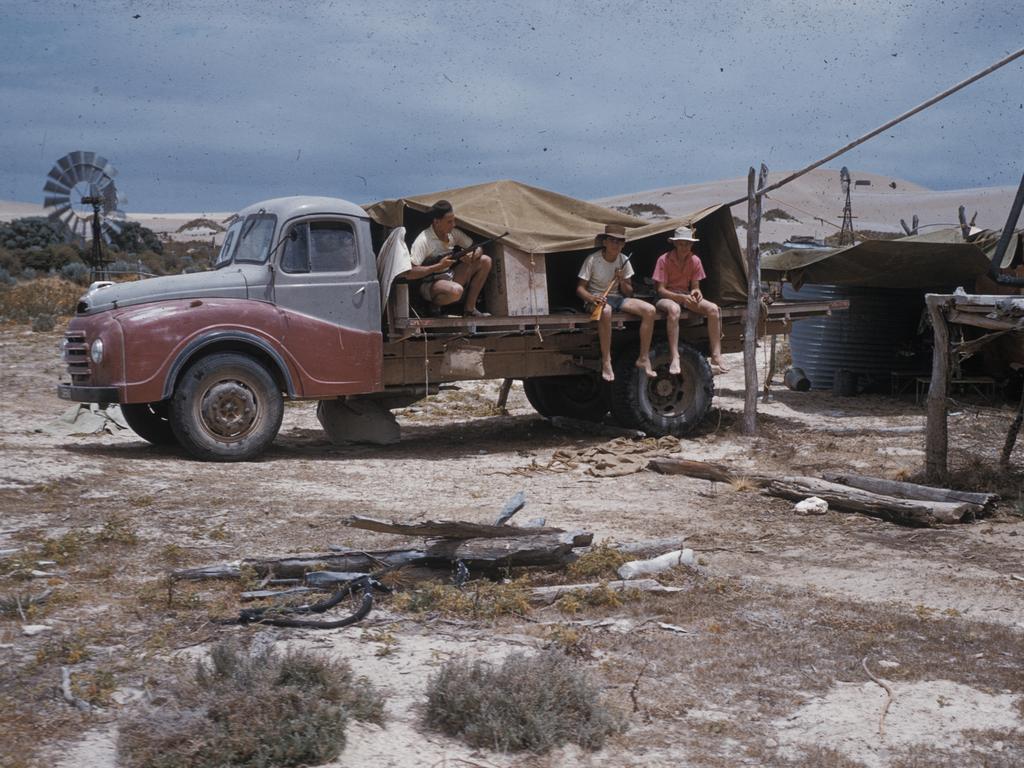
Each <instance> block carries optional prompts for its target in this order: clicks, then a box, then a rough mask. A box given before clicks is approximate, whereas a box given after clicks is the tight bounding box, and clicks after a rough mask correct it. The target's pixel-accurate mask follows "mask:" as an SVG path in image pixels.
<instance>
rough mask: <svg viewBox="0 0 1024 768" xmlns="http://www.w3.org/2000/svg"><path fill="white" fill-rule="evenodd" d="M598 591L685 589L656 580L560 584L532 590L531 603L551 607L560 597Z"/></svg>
mask: <svg viewBox="0 0 1024 768" xmlns="http://www.w3.org/2000/svg"><path fill="white" fill-rule="evenodd" d="M597 589H610V590H613V591H615V592H624V591H626V590H636V591H638V592H652V593H657V594H671V593H674V592H682V591H683V589H684V588H683V587H666V586H665V585H663V584H661V583H659V582H658V581H655V580H654V579H637V580H635V581H625V580H623V581H602V582H594V583H592V584H559V585H557V586H551V587H534V588H533V589H532V590H530V602H531V603H533V604H534V605H551V604H552V603H554V602H555V601H556V600H558V599H559V598H560V597H563V596H565V595H569V594H572V593H574V592H577V593H578V592H583V593H586V592H593V591H594V590H597Z"/></svg>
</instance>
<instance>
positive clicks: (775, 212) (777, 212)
mask: <svg viewBox="0 0 1024 768" xmlns="http://www.w3.org/2000/svg"><path fill="white" fill-rule="evenodd" d="M761 218H763V219H764V220H765V221H800V219H798V218H797V217H796V216H793V215H792V214H790V213H787V212H786V211H784V210H782V209H781V208H769V209H768V210H767V211H765V212H764V215H763V216H762V217H761Z"/></svg>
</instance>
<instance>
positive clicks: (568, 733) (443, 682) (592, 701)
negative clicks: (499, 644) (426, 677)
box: [425, 651, 624, 753]
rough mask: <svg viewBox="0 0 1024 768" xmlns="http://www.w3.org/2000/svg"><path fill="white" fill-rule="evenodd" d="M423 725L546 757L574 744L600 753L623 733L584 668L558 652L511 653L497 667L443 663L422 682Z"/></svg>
mask: <svg viewBox="0 0 1024 768" xmlns="http://www.w3.org/2000/svg"><path fill="white" fill-rule="evenodd" d="M425 722H426V725H427V726H428V727H429V728H433V729H435V730H439V731H441V732H443V733H446V734H448V735H449V736H455V737H457V738H460V739H462V740H463V741H465V742H466V743H467V744H469V745H470V746H473V747H485V748H488V749H493V750H497V751H500V752H517V751H522V750H529V751H531V752H535V753H543V752H547V751H549V750H550V749H552V748H553V747H557V746H560V745H562V744H566V743H568V742H575V743H576V744H579V745H580V746H581V747H583V748H585V749H590V750H597V749H600V748H601V747H602V746H603V745H604V742H605V739H606V738H607V737H608V736H609V735H612V734H615V733H618V732H620V731H621V730H623V728H624V721H623V718H621V717H620V716H618V715H617V714H616V713H614V712H613V711H611V710H610V709H609V708H608V707H607V706H606V705H605V704H604V703H603V702H602V701H601V699H600V696H599V693H598V687H597V685H596V684H595V683H594V682H592V681H591V679H590V676H589V675H588V674H587V672H586V670H585V669H583V668H582V667H580V666H578V665H577V664H576V663H574V662H573V661H571V660H570V659H569V658H567V657H566V656H565V655H564V654H561V653H558V652H551V651H548V652H544V653H540V654H538V655H536V656H525V655H523V654H520V653H513V654H510V655H509V656H508V657H507V658H506V659H505V661H504V662H503V663H502V665H501V666H500V667H494V666H492V665H491V664H487V663H486V662H481V661H477V662H473V663H469V662H467V661H466V660H465V659H455V660H452V661H449V662H446V663H445V664H444V665H443V666H442V667H441V669H440V670H439V671H438V673H437V675H435V676H434V677H432V678H431V679H430V681H429V682H428V684H427V707H426V716H425Z"/></svg>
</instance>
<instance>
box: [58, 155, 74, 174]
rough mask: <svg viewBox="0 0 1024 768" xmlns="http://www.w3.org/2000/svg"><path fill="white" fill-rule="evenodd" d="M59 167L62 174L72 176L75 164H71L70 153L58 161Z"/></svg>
mask: <svg viewBox="0 0 1024 768" xmlns="http://www.w3.org/2000/svg"><path fill="white" fill-rule="evenodd" d="M57 167H58V168H60V170H61V173H63V174H64V175H65V176H70V174H71V169H72V168H74V163H72V162H71V153H68V154H66V155H64V157H62V158H60V159H59V160H57Z"/></svg>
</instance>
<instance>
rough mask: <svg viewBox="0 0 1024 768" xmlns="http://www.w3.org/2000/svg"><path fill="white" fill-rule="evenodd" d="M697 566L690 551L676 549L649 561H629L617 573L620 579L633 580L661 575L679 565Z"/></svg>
mask: <svg viewBox="0 0 1024 768" xmlns="http://www.w3.org/2000/svg"><path fill="white" fill-rule="evenodd" d="M696 564H697V558H696V557H695V556H694V554H693V550H692V549H677V550H675V551H673V552H666V553H665V554H663V555H659V556H658V557H654V558H651V559H650V560H630V561H629V562H628V563H623V564H622V565H621V566H619V569H618V571H617V573H618V574H619V578H620V579H627V580H628V579H635V578H636V577H637V576H647V575H650V574H653V573H661V572H662V571H667V570H668V569H669V568H675V567H677V566H680V565H685V566H688V567H693V566H695V565H696Z"/></svg>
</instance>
